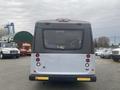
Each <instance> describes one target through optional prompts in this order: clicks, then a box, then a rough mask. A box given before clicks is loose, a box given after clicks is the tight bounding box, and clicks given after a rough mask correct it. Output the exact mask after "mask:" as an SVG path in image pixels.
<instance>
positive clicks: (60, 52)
mask: <svg viewBox="0 0 120 90" xmlns="http://www.w3.org/2000/svg"><path fill="white" fill-rule="evenodd" d="M84 33H85V32H84V30H82V29H81V30H80V29H74V30H73V29H72V30H70V29H67V30H64V29H62V30H59V29H55V30H54V29H53V30H43V31H42V42H43V48H44V50H46V51H47V52H44V50H43V52H42V51H40V52H38V53H39V54H40V55H39V58H40V61H39V64H40V65H39V66H37V65H36V64H37V63H38V62H36V59H37V57H36V53H34V54H32V58H33V59H32V60H33V61H32V63H33V64H32V65H33V67H35V68H36V70H37V72H38V73H39V74H88V73H90V70H89V69H90V68H94V67H93V66H94V65H93V64H94V61H93V55H92V54H91V55H90V57H89V60H90V63H89V65H88V64H87V65H86V63H87V62H86V59H88V57H87V54H90V53H89V50H88V53H80V51H81V49H82V48H83V47H84V46H83V45H84V44H83V43H84V37H85V35H84ZM88 36H89V35H88ZM90 40H91V38H88V47H89V46H90V44H89V41H90ZM84 48H85V47H84ZM86 48H87V47H86ZM38 49H39V48H38ZM83 52H84V51H83Z"/></svg>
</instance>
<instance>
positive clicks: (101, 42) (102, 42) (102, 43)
mask: <svg viewBox="0 0 120 90" xmlns="http://www.w3.org/2000/svg"><path fill="white" fill-rule="evenodd" d="M109 44H110V39H109V38H108V37H106V36H102V37H99V38H98V40H97V46H98V47H109Z"/></svg>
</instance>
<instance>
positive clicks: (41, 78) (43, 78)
mask: <svg viewBox="0 0 120 90" xmlns="http://www.w3.org/2000/svg"><path fill="white" fill-rule="evenodd" d="M35 79H36V80H49V77H35Z"/></svg>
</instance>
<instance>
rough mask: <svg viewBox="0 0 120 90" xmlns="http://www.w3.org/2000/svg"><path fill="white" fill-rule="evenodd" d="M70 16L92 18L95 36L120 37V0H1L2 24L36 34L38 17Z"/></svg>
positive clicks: (0, 19) (39, 18) (85, 19)
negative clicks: (13, 25)
mask: <svg viewBox="0 0 120 90" xmlns="http://www.w3.org/2000/svg"><path fill="white" fill-rule="evenodd" d="M56 18H69V19H74V20H83V21H89V22H90V23H91V24H92V30H93V35H94V37H99V36H109V37H111V38H112V37H116V38H117V37H118V38H120V37H119V36H120V0H0V25H4V24H7V23H10V22H14V24H15V30H16V32H19V31H29V32H31V33H32V34H33V32H34V25H35V22H36V21H39V20H47V19H56Z"/></svg>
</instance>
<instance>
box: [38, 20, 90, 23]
mask: <svg viewBox="0 0 120 90" xmlns="http://www.w3.org/2000/svg"><path fill="white" fill-rule="evenodd" d="M37 23H48V24H49V23H65V24H67V23H69V24H70V23H71V24H90V23H89V22H87V21H80V20H70V19H55V20H40V21H37Z"/></svg>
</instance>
